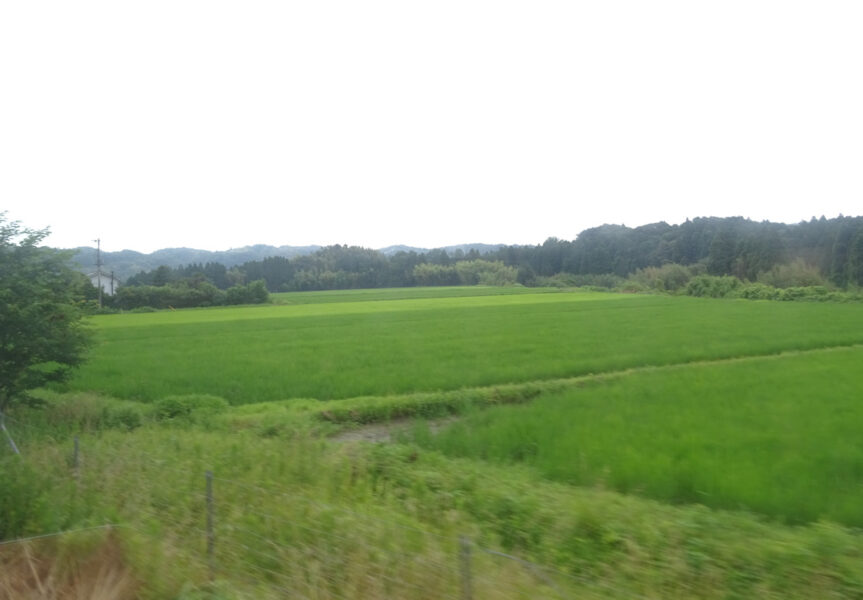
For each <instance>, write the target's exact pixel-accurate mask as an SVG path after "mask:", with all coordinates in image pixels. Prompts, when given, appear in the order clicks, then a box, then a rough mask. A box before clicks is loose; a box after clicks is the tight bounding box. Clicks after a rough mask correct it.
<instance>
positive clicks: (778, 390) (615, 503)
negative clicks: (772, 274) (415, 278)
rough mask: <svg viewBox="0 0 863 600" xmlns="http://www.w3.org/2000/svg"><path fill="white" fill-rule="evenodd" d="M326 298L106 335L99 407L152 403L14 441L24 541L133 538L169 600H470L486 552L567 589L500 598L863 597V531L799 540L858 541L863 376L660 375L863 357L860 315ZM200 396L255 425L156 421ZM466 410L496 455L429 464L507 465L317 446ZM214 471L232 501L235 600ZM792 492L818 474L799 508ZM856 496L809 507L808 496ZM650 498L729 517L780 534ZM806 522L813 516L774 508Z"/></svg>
mask: <svg viewBox="0 0 863 600" xmlns="http://www.w3.org/2000/svg"><path fill="white" fill-rule="evenodd" d="M448 293H449V294H451V293H452V292H448ZM432 296H433V294H432ZM322 297H323V296H322ZM357 297H362V295H361V294H358V295H357ZM329 299H332V297H330V298H329ZM378 299H383V298H381V297H378ZM309 300H312V302H309ZM313 300H314V296H313V295H311V296H306V297H305V298H304V302H305V304H304V305H299V306H278V307H266V308H244V309H232V310H218V309H212V310H201V311H178V312H175V313H156V314H146V315H122V316H110V317H102V318H99V319H97V320H95V321H96V323H97V327H98V329H99V335H100V338H101V340H102V346H100V348H99V349H98V350H97V352H96V353H95V356H94V359H93V362H92V363H91V364H90V365H89V366H88V367H87V369H86V370H85V371H83V372H82V373H81V376H80V377H79V378H78V379H77V380H76V381H75V382H74V384H73V386H74V387H75V388H76V389H79V390H88V389H96V390H101V391H103V392H105V393H110V394H114V395H117V396H121V397H126V398H128V399H141V400H147V401H150V402H152V403H151V404H139V403H137V402H130V401H128V400H125V401H123V400H115V399H111V398H104V397H103V398H97V397H94V396H92V395H91V394H89V393H88V392H81V393H79V394H78V395H77V396H75V395H71V396H67V397H65V398H50V397H49V399H50V404H51V407H50V408H49V409H48V410H47V411H43V412H42V413H41V414H38V416H37V413H33V412H30V411H20V412H19V413H18V414H17V415H16V417H17V419H16V420H15V421H14V423H13V424H14V425H15V426H17V427H18V430H17V431H18V432H19V433H21V436H22V438H21V441H22V447H23V448H24V450H25V455H26V456H27V458H26V465H28V467H27V468H28V469H31V470H32V472H31V471H28V472H26V473H19V474H18V475H16V478H15V481H20V482H25V483H23V484H22V485H20V486H18V487H17V488H16V486H14V485H13V486H7V488H5V489H6V490H7V493H6V499H7V501H8V502H7V504H6V505H3V510H4V511H8V510H9V509H8V506H10V505H15V502H14V499H15V494H16V493H18V494H19V496H20V494H29V497H30V498H35V499H37V500H38V501H36V502H33V503H31V504H29V506H32V507H33V510H32V511H31V513H30V514H28V515H24V516H25V517H26V518H24V519H23V520H22V521H21V524H20V527H19V532H23V533H28V532H34V531H35V532H39V531H44V530H46V529H50V528H64V527H70V526H81V525H91V524H96V523H102V522H105V521H106V520H108V521H112V522H118V523H123V524H124V525H125V527H124V528H123V529H121V530H120V537H121V541H122V544H123V551H124V553H125V555H126V556H127V558H128V562H129V563H130V564H131V565H133V567H134V571H135V573H136V576H137V577H138V579H139V581H140V582H142V583H141V588H140V590H139V593H140V594H141V595H142V596H143V597H152V598H162V597H178V596H179V597H187V598H193V597H201V596H200V591H201V590H204V589H206V588H208V587H209V588H211V589H215V590H221V593H222V596H219V597H268V596H273V597H275V596H278V595H279V593H280V591H279V588H287V589H291V590H296V591H298V592H299V593H300V594H301V595H306V596H309V597H317V598H353V597H369V598H375V597H393V596H398V597H403V598H439V597H446V596H449V597H458V586H459V582H458V565H457V559H456V556H455V554H456V552H457V550H456V548H457V536H458V535H461V534H465V535H468V536H470V537H471V538H472V539H473V540H474V542H475V543H476V544H478V545H479V546H481V547H484V548H496V549H500V550H504V551H506V552H510V553H513V554H517V555H518V556H521V557H523V558H526V559H529V560H532V561H535V562H537V563H541V564H543V565H547V566H549V567H551V568H552V569H553V572H552V573H551V574H550V576H549V577H550V578H551V580H553V581H554V583H555V586H556V588H558V589H555V586H549V585H547V584H548V579H547V578H544V577H540V576H537V574H536V573H534V572H532V571H531V570H530V569H522V568H521V567H520V566H519V565H518V563H515V562H512V561H510V560H508V559H503V558H501V557H498V556H494V555H490V554H487V553H482V552H476V553H475V554H476V555H477V556H476V559H475V560H476V563H475V575H476V581H475V583H476V586H477V591H476V594H475V597H484V598H504V597H559V595H558V592H559V591H562V592H564V595H566V596H573V597H587V598H608V597H612V598H614V597H620V598H626V597H632V596H640V597H648V598H733V597H740V598H748V597H777V598H780V597H781V598H794V597H797V598H812V597H854V596H855V594H856V595H859V594H860V593H861V590H863V560H861V556H863V540H861V538H860V537H859V535H858V534H857V533H856V532H855V531H854V530H852V529H850V528H847V527H845V526H843V525H841V524H831V523H830V522H829V521H825V522H818V523H814V524H807V525H800V526H789V525H787V524H783V523H782V522H781V521H783V520H786V519H787V520H792V521H808V520H809V519H811V518H813V517H817V516H820V515H825V516H826V517H827V518H829V519H832V520H834V521H843V520H844V521H849V522H853V521H852V520H851V519H850V518H849V517H848V516H847V514H848V513H843V512H842V511H841V510H838V509H840V508H847V507H849V506H851V505H852V504H853V499H854V498H855V494H856V493H857V492H856V488H855V485H856V483H855V477H856V473H857V471H856V469H857V467H856V466H855V465H856V464H857V463H856V462H855V461H856V458H855V457H856V454H855V452H856V451H855V448H856V446H855V441H854V432H853V423H854V422H855V416H856V414H857V411H856V408H855V407H854V406H853V402H851V401H837V395H839V394H838V393H837V394H833V393H831V390H834V391H836V392H839V391H842V392H845V393H844V394H842V395H843V396H844V397H848V396H853V395H854V394H855V393H858V394H857V395H859V390H860V381H859V378H860V377H861V375H858V374H857V373H858V371H859V369H854V365H855V364H856V362H859V358H860V350H858V349H849V350H835V351H832V352H813V353H806V354H800V355H798V356H794V355H791V356H783V357H778V358H768V359H752V360H746V361H741V362H736V363H729V364H724V365H699V364H690V365H688V366H670V367H664V368H656V369H654V368H651V367H649V365H673V364H674V363H695V362H696V361H699V360H712V359H721V358H728V357H737V356H753V355H755V356H758V355H768V354H775V353H778V352H783V351H789V350H806V349H816V348H821V347H832V346H843V345H846V346H847V345H851V344H855V343H860V342H861V341H863V327H861V325H863V311H860V310H859V307H855V306H842V305H792V304H781V305H780V304H772V303H752V302H734V301H705V300H695V299H691V298H652V297H622V296H608V295H598V294H542V295H534V294H519V295H512V296H500V297H472V298H456V297H450V298H440V299H435V298H433V297H430V298H424V299H423V298H419V299H399V300H396V299H394V300H392V301H390V302H379V301H374V302H350V300H351V295H350V294H348V295H347V296H346V297H345V301H344V302H330V303H324V302H320V303H315V302H313ZM297 304H300V303H299V302H298V303H297ZM234 363H240V366H241V367H242V368H237V369H234V366H233V365H234ZM280 366H281V368H280ZM644 367H646V368H644ZM620 369H633V370H632V371H629V372H625V373H615V371H617V370H620ZM602 372H605V373H607V375H602V376H598V377H592V376H590V374H591V373H602ZM783 375H787V377H784V376H783ZM268 378H269V379H272V380H274V381H267V379H268ZM126 380H131V382H132V385H127V383H126ZM470 386H474V387H472V388H471V387H470ZM483 386H485V387H483ZM393 392H399V393H402V394H403V395H393ZM183 393H211V394H217V395H220V396H223V397H225V398H228V399H229V400H230V401H231V402H232V403H234V404H241V403H248V404H247V405H245V406H234V407H230V408H227V407H226V408H223V409H222V410H221V411H211V412H206V411H203V412H200V413H197V412H193V413H192V414H189V415H187V416H185V417H177V418H174V419H171V420H162V421H159V420H156V412H155V411H156V409H157V408H158V406H159V404H160V402H159V401H160V399H161V398H163V397H164V396H166V395H172V394H183ZM302 398H306V399H305V400H304V399H302ZM530 398H533V399H534V402H533V403H532V404H530V405H527V406H522V407H501V408H496V409H494V410H491V411H486V412H480V413H476V414H471V413H472V411H473V409H474V408H475V407H476V406H477V405H484V404H494V403H497V402H506V401H517V400H525V399H530ZM258 399H264V400H268V401H267V402H264V403H257V404H256V403H254V402H255V400H258ZM318 399H329V400H327V401H320V400H318ZM459 411H461V412H467V413H468V417H467V422H468V423H471V424H473V425H474V426H475V427H476V428H477V436H480V437H479V439H484V440H486V442H487V444H486V445H487V447H488V448H494V449H495V452H491V451H490V450H488V451H485V452H476V451H472V450H471V448H470V444H469V443H466V442H465V441H464V440H465V439H466V437H467V436H465V435H464V432H463V431H461V432H460V431H459V426H456V427H455V428H454V429H453V430H452V431H450V432H446V433H443V434H441V435H440V436H439V437H437V438H436V439H432V438H431V436H429V435H428V434H427V432H426V431H425V430H424V428H423V427H422V426H421V425H418V426H417V428H416V435H417V436H418V438H417V439H418V441H419V442H421V443H422V444H423V445H428V446H433V445H437V444H440V447H441V448H443V449H444V451H445V452H447V453H450V454H452V455H460V454H464V455H469V456H479V457H482V458H483V459H491V461H489V460H475V459H462V458H453V457H446V456H444V455H442V454H440V453H439V452H437V451H434V450H426V449H424V448H423V447H418V446H416V445H411V444H407V445H401V444H395V445H392V446H368V445H354V444H347V445H345V444H341V445H334V444H331V443H327V442H325V441H320V440H318V439H316V438H314V437H309V435H308V432H309V431H310V430H312V429H313V428H310V425H312V424H316V425H315V427H320V426H321V424H326V423H331V422H337V423H341V422H345V421H347V422H359V421H370V420H378V419H386V418H388V417H391V416H402V415H409V414H415V413H419V414H429V415H436V414H441V413H442V412H459ZM214 413H215V414H214ZM134 415H137V417H135V416H134ZM591 424H592V425H594V426H595V431H596V432H595V435H594V434H592V433H591V430H592V427H590V425H591ZM570 425H571V426H572V427H573V428H568V427H569V426H570ZM130 427H131V428H133V429H134V431H125V429H128V428H130ZM80 428H83V429H85V430H87V429H89V431H90V432H91V433H94V434H95V435H92V436H91V435H87V436H85V437H84V438H83V440H84V441H83V445H84V448H85V450H84V459H83V463H82V467H81V473H80V476H79V478H78V479H77V480H75V479H74V478H71V477H70V476H69V475H70V472H69V467H68V453H69V450H70V443H69V435H70V434H71V433H72V431H73V430H77V429H80ZM482 436H486V437H482ZM579 436H580V437H579ZM557 438H566V440H561V439H557ZM459 440H460V441H459ZM723 443H725V445H724V446H723ZM447 444H450V445H447ZM459 444H462V445H461V446H460V445H459ZM572 444H576V445H575V446H573V445H572ZM801 445H802V451H799V447H800V446H801ZM822 446H823V447H827V448H829V450H824V451H822V452H820V454H819V453H817V452H816V453H815V454H814V456H813V459H814V460H813V461H809V462H807V461H806V460H805V459H803V458H801V454H805V453H811V452H813V451H816V450H818V449H819V447H822ZM569 456H574V457H578V460H577V461H574V460H567V457H569ZM783 461H784V462H783ZM495 462H497V463H502V464H493V463H495ZM519 462H521V463H526V464H514V463H519ZM571 463H574V466H575V468H574V469H573V468H570V467H571V466H572V464H571ZM786 463H787V464H786ZM8 464H11V463H8ZM738 464H739V465H740V468H739V469H737V467H736V465H738ZM765 464H767V465H774V464H775V465H777V466H778V467H783V468H777V469H776V471H777V473H778V474H779V479H770V480H769V483H768V484H767V485H768V486H777V485H784V484H788V485H786V486H785V487H783V488H782V489H783V493H782V494H777V493H774V492H762V493H761V495H760V496H757V495H756V496H755V499H753V497H751V496H750V497H746V496H744V495H741V494H743V493H744V492H751V491H752V490H753V489H756V488H757V485H758V480H759V478H761V477H765V476H767V477H769V476H770V475H771V474H770V473H769V471H770V470H771V469H770V467H769V466H768V467H766V468H765V467H764V465H765ZM4 466H5V464H4ZM784 467H787V468H784ZM205 469H214V470H215V472H216V473H217V477H219V478H220V480H217V481H216V489H217V498H218V499H219V500H218V502H217V507H218V509H217V524H218V525H217V539H218V544H217V554H216V559H217V576H216V581H215V583H214V584H212V586H210V584H208V583H207V580H208V574H207V565H206V560H205V558H204V556H205V555H204V552H203V550H204V548H205V541H204V536H203V534H202V531H201V530H202V523H203V519H204V506H205V505H204V501H203V496H202V488H203V477H202V473H203V471H204V470H205ZM789 469H792V470H793V469H800V472H798V473H796V475H797V476H798V477H797V478H796V480H797V481H798V482H800V484H799V485H797V486H794V485H793V482H792V481H790V480H789V479H788V478H789V473H791V472H792V471H791V470H789ZM818 469H820V470H822V471H824V476H821V474H818V473H814V471H815V470H818ZM737 474H739V477H738V476H737ZM765 474H766V475H765ZM557 481H562V482H565V483H558V482H557ZM717 482H718V483H717ZM722 482H725V483H722ZM729 482H730V483H729ZM831 482H832V483H833V484H836V485H835V486H834V487H833V488H831V489H828V490H827V491H825V492H824V493H816V494H811V493H810V494H807V493H806V492H807V489H806V488H807V485H806V484H807V483H808V484H809V485H810V486H812V485H819V486H829V485H831ZM573 484H575V485H573ZM682 484H685V485H682ZM711 484H716V485H715V486H714V487H713V488H711V487H710V485H711ZM28 486H29V489H30V491H29V492H27V491H26V490H25V491H23V492H20V491H19V492H14V490H15V489H18V490H21V489H24V488H27V487H28ZM609 488H612V489H609ZM613 488H617V489H620V490H625V491H627V492H628V494H620V493H618V492H616V491H614V489H613ZM8 490H13V491H12V492H9V491H8ZM669 490H670V492H671V493H669ZM705 491H707V492H708V494H706V495H705V494H703V493H702V492H705ZM688 494H689V495H688ZM692 494H695V496H694V497H693V496H692ZM735 494H736V496H735ZM645 495H652V496H655V497H657V498H661V499H665V500H671V501H678V502H679V501H683V502H690V501H692V500H693V499H695V500H696V501H702V502H706V501H709V500H710V499H711V498H720V499H721V500H722V502H720V503H718V504H717V505H731V506H732V507H734V508H747V509H748V510H749V511H763V513H764V515H770V514H778V515H780V518H779V519H778V520H777V519H775V518H773V517H767V516H759V515H757V514H754V513H753V512H740V511H726V510H715V509H711V508H707V507H705V506H703V505H691V504H687V505H676V506H675V505H671V504H664V503H660V502H657V501H654V500H650V499H646V498H644V496H645ZM780 496H785V497H784V498H780ZM828 497H835V498H837V500H836V501H835V502H833V504H832V505H828V506H827V508H826V509H825V508H824V506H823V505H820V506H819V505H818V503H817V502H813V498H814V499H815V500H819V499H822V500H823V499H824V498H828ZM857 497H859V495H858V496H857ZM10 498H11V500H10ZM759 498H760V499H761V500H763V502H761V503H760V504H759ZM2 499H3V495H2V493H0V500H2ZM705 499H706V500H705ZM779 500H784V504H783V505H782V506H783V507H785V508H784V509H783V510H784V511H785V512H782V511H779V512H778V513H777V512H775V511H774V510H773V509H774V508H775V506H776V505H777V503H778V501H779ZM10 502H11V504H10ZM770 502H774V504H772V505H771V504H770ZM723 503H725V504H723ZM789 506H792V507H794V510H795V511H798V512H796V513H795V512H792V511H788V510H787V507H789ZM834 509H835V510H834ZM813 511H814V512H813ZM831 511H832V512H831ZM417 530H419V531H417ZM410 532H414V533H410ZM420 532H422V533H420ZM0 559H2V555H0ZM143 582H146V583H143ZM0 584H2V581H0ZM184 588H185V591H183V590H184Z"/></svg>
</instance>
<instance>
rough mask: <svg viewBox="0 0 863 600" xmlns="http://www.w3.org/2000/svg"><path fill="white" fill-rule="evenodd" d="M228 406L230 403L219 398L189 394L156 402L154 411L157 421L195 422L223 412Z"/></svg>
mask: <svg viewBox="0 0 863 600" xmlns="http://www.w3.org/2000/svg"><path fill="white" fill-rule="evenodd" d="M228 406H229V404H228V401H227V400H225V399H224V398H220V397H219V396H211V395H209V394H189V395H185V396H165V397H164V398H162V399H160V400H157V401H156V403H155V405H154V409H155V415H156V419H158V420H160V421H166V420H171V419H180V420H190V421H195V420H199V419H201V418H207V417H208V416H211V415H215V414H218V413H220V412H223V411H224V410H225V409H226V408H228Z"/></svg>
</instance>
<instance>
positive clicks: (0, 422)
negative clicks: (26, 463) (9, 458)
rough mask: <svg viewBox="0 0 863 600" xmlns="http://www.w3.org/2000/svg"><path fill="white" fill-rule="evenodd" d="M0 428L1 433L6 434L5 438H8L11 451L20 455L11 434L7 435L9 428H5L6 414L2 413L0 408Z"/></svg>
mask: <svg viewBox="0 0 863 600" xmlns="http://www.w3.org/2000/svg"><path fill="white" fill-rule="evenodd" d="M0 429H2V430H3V433H5V434H6V439H7V440H9V446H11V447H12V452H14V453H15V454H19V455H20V454H21V451H20V450H18V446H16V445H15V440H13V439H12V436H11V435H9V430H8V429H6V416H5V415H4V414H3V411H2V410H0Z"/></svg>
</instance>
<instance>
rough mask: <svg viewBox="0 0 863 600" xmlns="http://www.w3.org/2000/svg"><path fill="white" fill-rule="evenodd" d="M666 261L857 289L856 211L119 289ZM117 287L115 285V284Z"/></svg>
mask: <svg viewBox="0 0 863 600" xmlns="http://www.w3.org/2000/svg"><path fill="white" fill-rule="evenodd" d="M667 264H679V265H684V266H690V265H699V266H700V267H701V268H702V269H703V270H704V271H705V272H706V273H708V274H710V275H716V276H734V277H737V278H738V279H740V280H742V281H753V282H754V281H757V280H759V278H763V277H769V276H770V274H771V273H773V274H775V273H776V272H777V269H780V268H781V267H783V266H787V265H792V264H793V265H796V266H797V271H800V272H806V273H808V274H810V275H812V274H814V276H815V277H816V279H817V281H815V282H814V283H815V284H822V283H823V284H829V285H832V286H835V287H837V288H840V289H847V288H848V287H849V286H850V287H859V286H863V217H843V216H840V217H837V218H834V219H826V218H824V217H821V218H820V219H815V218H813V219H811V220H810V221H803V222H801V223H797V224H793V225H787V224H783V223H772V222H768V221H762V222H756V221H751V220H749V219H744V218H742V217H731V218H718V217H705V218H696V219H692V220H687V221H686V222H685V223H681V224H679V225H669V224H668V223H665V222H659V223H653V224H650V225H644V226H641V227H635V228H630V227H626V226H624V225H602V226H600V227H594V228H591V229H587V230H585V231H582V232H581V233H580V234H579V235H578V236H577V237H576V238H575V239H574V240H571V241H568V240H561V239H557V238H549V239H547V240H546V241H545V242H544V243H542V244H539V245H535V246H504V247H501V248H500V249H497V250H495V251H492V252H486V253H483V254H481V253H480V252H478V251H476V250H471V251H469V252H464V251H462V250H457V251H455V252H447V251H445V250H431V251H428V252H415V251H401V252H397V253H395V254H393V255H390V256H387V255H384V254H383V253H381V252H379V251H376V250H371V249H368V248H361V247H356V246H344V245H334V246H329V247H326V248H322V249H320V250H318V251H317V252H314V253H312V254H309V255H305V256H298V257H294V258H286V257H278V256H274V257H270V258H265V259H263V260H255V261H249V262H246V263H244V264H242V265H238V266H235V267H232V268H230V269H229V268H227V267H225V266H224V265H221V264H218V263H204V264H201V263H198V264H191V265H186V266H183V267H178V268H173V269H172V268H169V267H159V268H158V269H155V270H153V271H147V272H141V273H139V274H137V275H135V276H133V277H131V278H129V279H128V280H127V282H126V286H153V287H164V286H178V285H185V286H187V287H189V286H191V287H193V288H194V287H196V286H198V287H200V286H202V285H204V284H209V285H212V286H214V287H215V288H217V289H219V290H227V289H229V288H231V287H234V286H242V285H247V283H246V282H252V281H262V282H264V285H265V286H266V289H267V290H268V291H270V292H287V291H306V290H330V289H353V288H379V287H412V286H423V285H474V284H487V285H507V284H514V283H520V284H523V285H542V284H544V283H547V279H548V278H549V277H554V276H559V275H570V276H585V277H583V278H582V280H583V281H587V282H590V281H601V279H598V276H615V277H627V276H629V275H631V274H633V273H635V272H637V271H639V270H644V269H647V268H658V267H662V266H663V265H667ZM121 291H122V288H121Z"/></svg>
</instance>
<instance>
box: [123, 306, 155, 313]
mask: <svg viewBox="0 0 863 600" xmlns="http://www.w3.org/2000/svg"><path fill="white" fill-rule="evenodd" d="M129 312H130V313H136V314H137V313H151V312H156V309H155V308H153V307H152V306H136V307H135V308H133V309H132V310H130V311H129Z"/></svg>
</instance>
